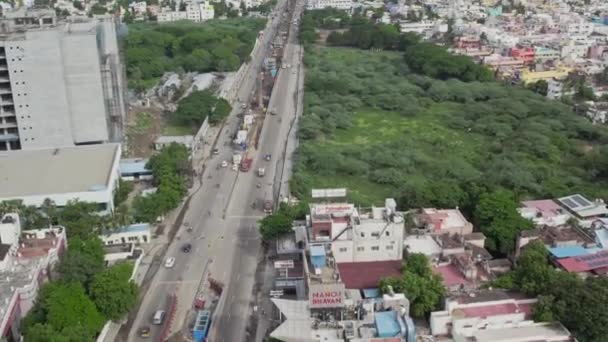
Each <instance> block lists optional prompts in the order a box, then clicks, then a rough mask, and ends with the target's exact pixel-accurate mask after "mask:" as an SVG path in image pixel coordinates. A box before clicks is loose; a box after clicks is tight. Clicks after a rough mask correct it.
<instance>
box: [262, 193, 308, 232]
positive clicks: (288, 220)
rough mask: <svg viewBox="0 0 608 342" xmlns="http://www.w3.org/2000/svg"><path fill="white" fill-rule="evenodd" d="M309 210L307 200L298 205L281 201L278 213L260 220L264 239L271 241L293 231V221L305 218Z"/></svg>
mask: <svg viewBox="0 0 608 342" xmlns="http://www.w3.org/2000/svg"><path fill="white" fill-rule="evenodd" d="M307 211H308V204H307V203H306V202H299V203H298V204H296V205H289V204H287V203H281V205H280V206H279V209H278V210H277V212H276V213H274V214H272V215H268V216H266V217H264V218H263V219H261V220H260V234H261V235H262V239H264V240H266V241H269V240H274V239H276V238H278V237H280V236H281V235H283V234H286V233H289V232H291V231H292V226H293V224H292V222H293V221H294V220H298V219H303V218H304V217H305V216H306V213H307Z"/></svg>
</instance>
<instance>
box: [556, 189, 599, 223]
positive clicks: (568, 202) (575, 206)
mask: <svg viewBox="0 0 608 342" xmlns="http://www.w3.org/2000/svg"><path fill="white" fill-rule="evenodd" d="M557 200H558V201H559V202H560V203H561V204H562V205H563V206H564V207H565V208H566V209H568V210H569V211H570V212H571V213H572V214H574V216H576V217H577V218H578V219H580V220H582V221H587V222H589V221H590V220H594V219H596V218H599V217H603V216H606V215H608V208H606V204H605V203H604V201H603V200H602V199H596V200H594V201H590V200H588V199H586V198H585V197H583V196H582V195H580V194H576V195H571V196H566V197H561V198H558V199H557Z"/></svg>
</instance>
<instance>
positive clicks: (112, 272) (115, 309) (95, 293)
mask: <svg viewBox="0 0 608 342" xmlns="http://www.w3.org/2000/svg"><path fill="white" fill-rule="evenodd" d="M132 272H133V264H131V263H127V262H123V263H119V264H116V265H114V266H112V267H109V268H107V269H106V270H104V271H103V272H101V273H99V274H97V275H96V276H95V278H94V279H93V283H92V284H91V291H90V292H91V299H92V300H93V302H94V303H95V305H96V306H97V309H98V310H99V312H100V313H101V314H102V315H104V316H105V317H106V318H108V319H111V320H114V321H116V320H119V319H120V318H122V317H123V316H124V315H125V314H127V313H128V312H129V310H130V309H131V308H132V307H133V305H135V302H136V300H137V285H135V283H133V282H132V281H130V280H129V279H130V277H131V273H132Z"/></svg>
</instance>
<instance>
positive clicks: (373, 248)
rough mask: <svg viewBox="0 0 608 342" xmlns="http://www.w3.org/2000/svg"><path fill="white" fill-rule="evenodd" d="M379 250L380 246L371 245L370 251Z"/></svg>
mask: <svg viewBox="0 0 608 342" xmlns="http://www.w3.org/2000/svg"><path fill="white" fill-rule="evenodd" d="M379 250H380V246H372V251H379Z"/></svg>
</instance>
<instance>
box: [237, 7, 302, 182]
mask: <svg viewBox="0 0 608 342" xmlns="http://www.w3.org/2000/svg"><path fill="white" fill-rule="evenodd" d="M294 6H295V1H290V2H289V6H288V7H289V10H288V12H287V13H283V18H282V20H281V22H280V25H279V28H278V33H277V35H276V36H275V37H274V39H273V40H272V43H271V46H270V47H269V49H268V50H267V51H268V53H267V55H266V56H265V57H264V62H263V66H262V72H260V73H259V74H258V76H257V79H256V85H255V89H254V90H253V91H252V92H251V94H250V97H249V99H239V105H240V106H241V109H242V112H241V113H239V114H238V116H239V118H240V120H241V122H240V125H239V129H238V130H237V131H236V132H234V134H233V135H232V142H233V147H234V149H235V150H236V151H235V157H234V158H233V160H232V164H233V170H235V171H236V170H237V169H238V170H240V171H241V172H247V171H249V169H250V166H251V158H250V157H249V155H250V154H252V153H249V152H255V151H256V150H257V148H258V142H259V138H260V132H261V131H262V126H263V124H264V118H265V116H266V115H277V114H278V113H277V112H276V109H275V108H268V103H269V101H270V95H271V94H272V91H273V89H274V85H275V81H276V78H277V75H278V73H279V69H290V68H291V65H290V64H288V63H283V53H284V47H285V44H286V42H287V37H289V33H290V32H289V31H290V28H291V23H292V20H293V18H292V16H293V10H294ZM279 120H280V119H279ZM259 171H260V170H258V172H259ZM262 172H263V171H262Z"/></svg>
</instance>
